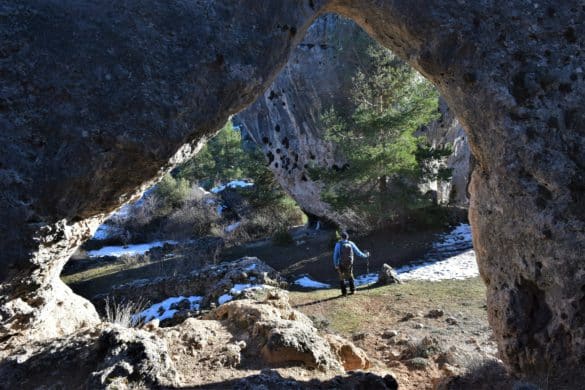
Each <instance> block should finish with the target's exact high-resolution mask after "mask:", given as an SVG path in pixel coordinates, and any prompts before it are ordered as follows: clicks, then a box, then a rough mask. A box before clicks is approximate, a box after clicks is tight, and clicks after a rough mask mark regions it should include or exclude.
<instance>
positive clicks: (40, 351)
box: [0, 324, 179, 389]
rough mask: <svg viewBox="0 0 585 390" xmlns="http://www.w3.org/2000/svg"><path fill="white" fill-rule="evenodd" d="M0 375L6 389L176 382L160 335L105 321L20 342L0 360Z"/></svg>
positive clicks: (160, 384)
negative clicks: (44, 338)
mask: <svg viewBox="0 0 585 390" xmlns="http://www.w3.org/2000/svg"><path fill="white" fill-rule="evenodd" d="M31 373H34V375H31ZM0 379H1V382H2V386H3V387H5V388H8V389H11V388H12V389H16V388H20V389H35V388H41V387H61V388H81V387H87V388H95V389H103V388H112V389H113V388H116V387H117V386H122V388H124V387H125V386H126V385H127V384H128V383H129V382H135V383H137V382H138V383H141V384H143V385H145V386H177V385H178V384H179V380H178V373H177V371H176V369H175V367H174V365H173V363H172V361H171V358H170V355H169V352H168V349H167V345H166V343H165V342H164V340H163V339H159V338H156V337H152V334H151V333H149V332H146V331H143V330H137V329H127V328H123V327H120V326H115V325H110V324H101V325H99V326H97V327H95V328H92V329H91V330H86V331H82V332H77V333H74V334H72V335H71V336H70V337H66V338H60V339H55V340H53V341H50V342H43V343H34V344H31V345H25V346H23V348H22V349H21V350H19V351H17V352H16V353H15V354H14V355H13V356H11V357H10V358H8V359H6V360H4V361H3V362H2V363H1V364H0Z"/></svg>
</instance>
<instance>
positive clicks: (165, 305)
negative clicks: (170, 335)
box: [133, 295, 203, 322]
mask: <svg viewBox="0 0 585 390" xmlns="http://www.w3.org/2000/svg"><path fill="white" fill-rule="evenodd" d="M185 299H187V300H188V301H189V303H190V304H191V310H199V304H200V303H201V301H202V300H203V297H201V296H197V295H194V296H191V297H183V296H180V297H171V298H167V299H165V300H164V301H162V302H159V303H155V304H154V305H152V306H151V307H149V308H148V309H146V310H143V311H141V312H140V313H138V314H135V315H134V316H133V320H138V319H140V318H143V319H144V322H148V321H152V320H153V319H155V318H157V319H159V320H161V321H162V320H165V319H167V318H172V317H173V316H174V315H175V313H176V312H177V310H175V309H171V306H172V305H173V304H175V303H179V302H181V301H183V300H185Z"/></svg>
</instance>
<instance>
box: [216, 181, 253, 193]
mask: <svg viewBox="0 0 585 390" xmlns="http://www.w3.org/2000/svg"><path fill="white" fill-rule="evenodd" d="M253 185H254V183H251V182H248V181H244V180H232V181H230V182H229V183H227V184H224V185H220V186H217V187H213V188H212V189H211V192H213V193H214V194H217V193H219V192H221V191H223V190H225V189H226V188H238V187H239V188H246V187H252V186H253Z"/></svg>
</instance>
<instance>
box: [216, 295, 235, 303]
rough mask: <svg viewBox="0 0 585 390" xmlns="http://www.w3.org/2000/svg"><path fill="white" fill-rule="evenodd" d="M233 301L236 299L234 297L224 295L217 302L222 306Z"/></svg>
mask: <svg viewBox="0 0 585 390" xmlns="http://www.w3.org/2000/svg"><path fill="white" fill-rule="evenodd" d="M232 299H234V297H232V296H231V295H230V294H223V295H222V296H221V297H219V298H218V299H217V302H218V303H219V304H220V305H223V304H224V303H226V302H229V301H231V300H232Z"/></svg>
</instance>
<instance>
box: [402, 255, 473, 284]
mask: <svg viewBox="0 0 585 390" xmlns="http://www.w3.org/2000/svg"><path fill="white" fill-rule="evenodd" d="M396 272H397V273H398V276H399V277H400V279H401V280H430V281H438V280H445V279H467V278H473V277H475V276H478V275H479V269H478V268H477V262H476V261H475V251H474V250H473V249H470V250H468V251H465V252H463V253H460V254H458V255H455V256H452V257H449V258H448V259H446V260H441V261H437V262H427V263H422V264H413V265H406V266H404V267H400V268H398V269H396Z"/></svg>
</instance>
